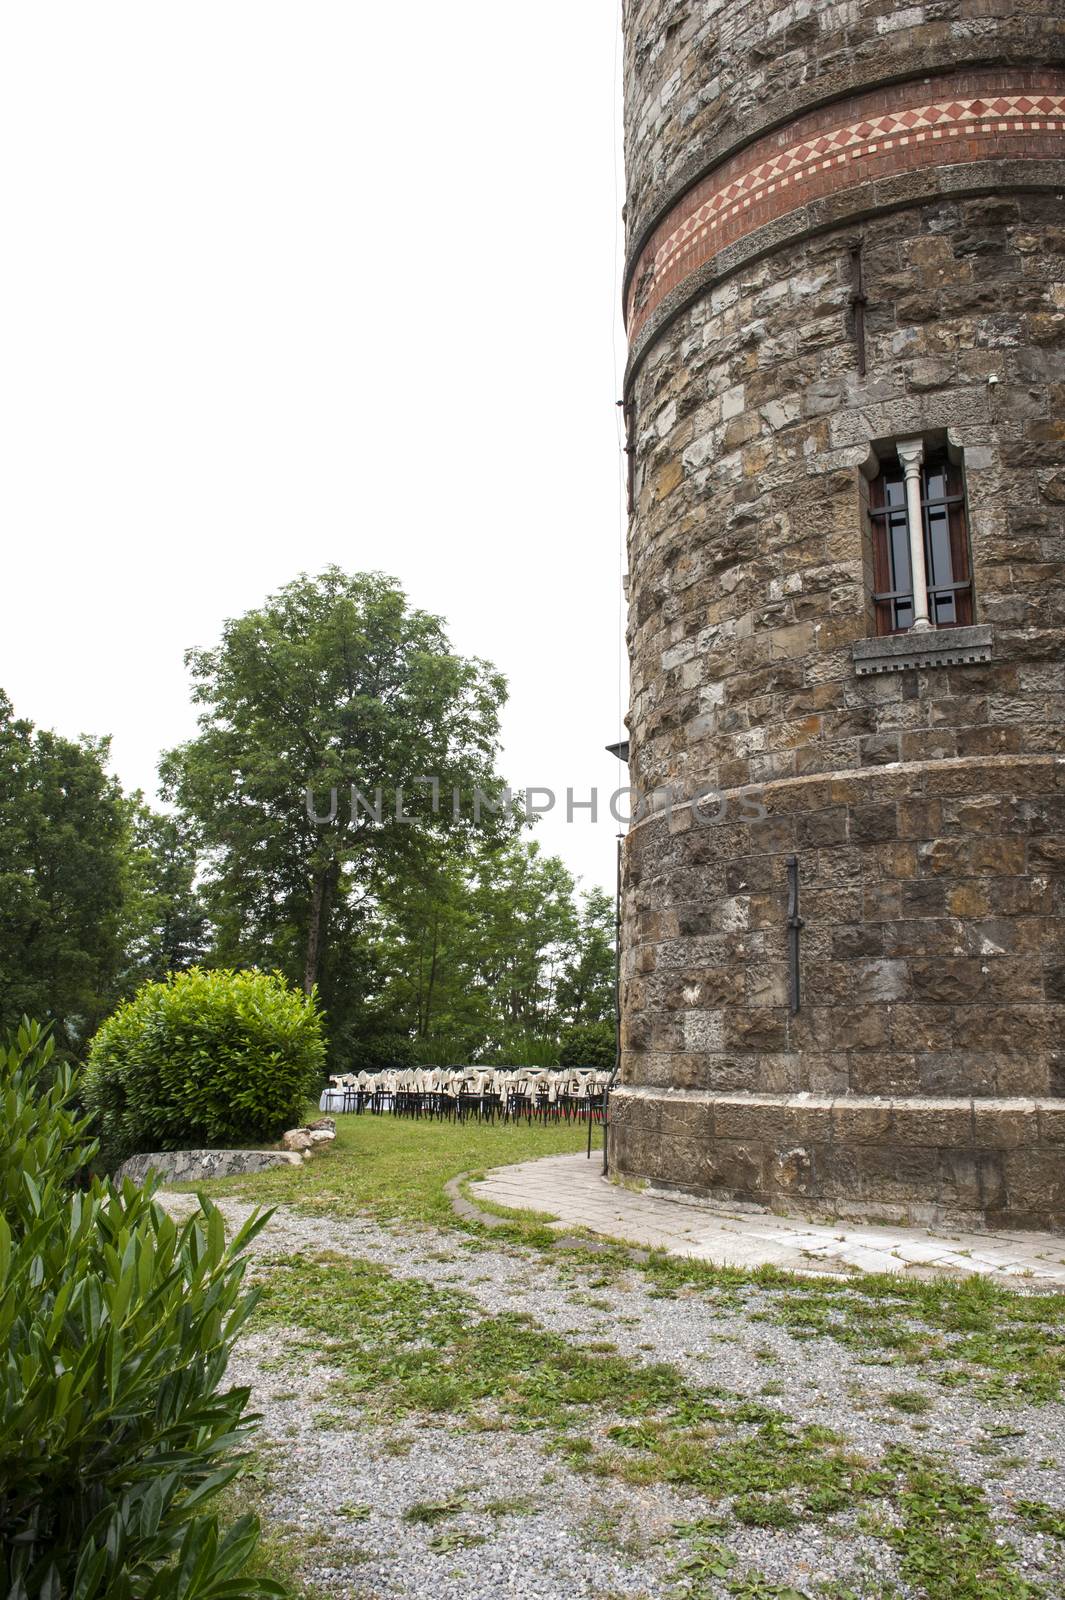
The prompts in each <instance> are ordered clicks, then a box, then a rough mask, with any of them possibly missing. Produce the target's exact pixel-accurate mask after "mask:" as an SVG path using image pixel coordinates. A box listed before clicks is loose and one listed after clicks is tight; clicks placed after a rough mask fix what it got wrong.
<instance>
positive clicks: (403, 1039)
mask: <svg viewBox="0 0 1065 1600" xmlns="http://www.w3.org/2000/svg"><path fill="white" fill-rule="evenodd" d="M416 1064H417V1061H416V1057H415V1053H414V1044H413V1042H412V1040H411V1038H410V1036H409V1035H408V1034H405V1033H371V1034H367V1036H366V1037H365V1038H363V1039H355V1040H353V1041H352V1045H351V1059H350V1062H349V1065H348V1067H347V1071H349V1072H387V1071H388V1070H389V1068H390V1067H394V1068H396V1069H397V1070H399V1071H406V1070H407V1069H408V1068H410V1067H413V1066H415V1065H416Z"/></svg>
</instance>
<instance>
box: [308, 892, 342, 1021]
mask: <svg viewBox="0 0 1065 1600" xmlns="http://www.w3.org/2000/svg"><path fill="white" fill-rule="evenodd" d="M336 881H337V867H336V863H335V862H332V863H330V865H329V866H328V867H320V868H319V870H318V871H317V872H316V873H315V875H314V881H313V883H312V884H311V910H310V920H309V923H308V927H307V958H306V961H305V962H304V966H303V992H304V994H310V992H311V990H312V989H313V988H314V986H315V984H316V983H317V982H318V969H319V967H320V966H321V963H322V952H323V951H324V949H325V942H326V934H327V932H328V928H329V902H330V900H331V898H332V892H333V889H334V888H335V886H336Z"/></svg>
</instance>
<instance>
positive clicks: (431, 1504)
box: [403, 1495, 466, 1523]
mask: <svg viewBox="0 0 1065 1600" xmlns="http://www.w3.org/2000/svg"><path fill="white" fill-rule="evenodd" d="M465 1509H466V1502H465V1500H464V1499H462V1498H461V1497H459V1496H457V1495H456V1496H453V1497H452V1498H451V1499H450V1500H416V1501H415V1502H414V1504H413V1505H412V1506H408V1507H407V1509H406V1511H404V1513H403V1520H404V1522H429V1523H433V1522H443V1520H444V1518H445V1517H457V1516H458V1514H459V1512H460V1511H465Z"/></svg>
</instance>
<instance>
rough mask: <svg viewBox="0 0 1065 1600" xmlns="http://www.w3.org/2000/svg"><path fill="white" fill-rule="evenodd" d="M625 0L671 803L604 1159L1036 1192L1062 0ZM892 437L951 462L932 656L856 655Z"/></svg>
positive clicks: (1057, 1008)
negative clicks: (791, 931) (951, 548)
mask: <svg viewBox="0 0 1065 1600" xmlns="http://www.w3.org/2000/svg"><path fill="white" fill-rule="evenodd" d="M626 19H627V74H628V77H627V138H628V157H629V178H630V182H629V211H628V217H629V227H630V256H629V268H628V275H627V284H626V310H627V316H628V323H629V330H630V338H631V358H630V366H629V372H628V375H627V386H626V399H627V401H628V405H629V411H628V415H629V419H630V430H631V432H630V438H631V443H632V446H633V450H634V470H633V491H634V512H633V516H632V519H631V524H630V538H629V555H630V584H629V595H630V617H629V646H630V656H631V663H632V696H631V711H630V718H629V722H630V743H631V760H632V769H633V782H634V784H635V785H636V786H637V787H638V788H639V789H640V791H641V792H642V793H645V794H647V793H650V792H652V791H658V797H657V800H658V803H657V805H656V808H655V809H654V810H653V811H652V813H651V814H650V815H648V816H646V817H645V818H644V819H643V820H642V821H640V822H639V823H638V824H637V825H636V826H635V827H634V828H633V829H632V831H631V833H630V836H629V840H628V843H627V846H626V860H625V872H624V913H623V924H624V927H623V1085H622V1088H621V1089H620V1091H619V1092H618V1093H617V1095H616V1096H615V1100H614V1104H613V1109H612V1118H613V1121H614V1131H613V1144H612V1163H613V1165H614V1167H615V1170H617V1171H618V1172H621V1173H624V1174H626V1175H628V1176H644V1177H648V1178H651V1179H653V1180H654V1181H655V1182H657V1183H662V1184H668V1185H673V1186H675V1187H680V1188H687V1189H693V1190H698V1191H702V1192H708V1193H712V1194H720V1195H722V1196H726V1197H729V1198H734V1199H735V1198H739V1199H746V1200H756V1201H758V1202H759V1203H765V1204H771V1205H779V1206H799V1207H801V1208H810V1207H814V1208H817V1209H820V1210H838V1211H841V1212H855V1211H857V1212H865V1213H873V1212H875V1213H877V1214H888V1213H890V1214H892V1215H896V1216H897V1215H900V1214H903V1213H905V1212H907V1211H909V1212H910V1214H915V1215H921V1216H924V1217H932V1216H944V1215H956V1216H962V1215H964V1216H965V1217H966V1218H967V1219H968V1220H970V1221H971V1220H973V1218H974V1217H982V1218H984V1219H985V1220H988V1221H994V1222H1008V1221H1011V1220H1012V1221H1022V1222H1039V1223H1043V1224H1045V1223H1047V1222H1050V1221H1052V1220H1057V1221H1065V1189H1063V1188H1062V1182H1063V1181H1065V1180H1059V1178H1058V1176H1057V1174H1058V1172H1059V1170H1061V1171H1065V1161H1063V1159H1062V1157H1061V1156H1059V1154H1058V1150H1059V1146H1058V1143H1057V1137H1056V1131H1057V1128H1058V1125H1059V1122H1061V1121H1062V1120H1063V1119H1065V1054H1063V1049H1065V1046H1063V1045H1062V1044H1061V1040H1062V1037H1063V1022H1065V944H1063V939H1062V929H1063V927H1065V922H1063V920H1062V917H1063V913H1065V732H1063V728H1065V716H1063V712H1065V199H1063V196H1065V15H1063V14H1062V12H1061V8H1060V7H1059V6H1058V5H1057V4H1056V3H1047V4H1042V3H1038V0H1033V3H1031V4H1028V5H1022V6H1020V7H1018V6H1015V5H1010V6H1005V5H999V4H998V0H986V3H985V0H968V3H966V0H951V3H948V0H940V3H936V4H926V5H914V6H908V7H905V8H899V7H895V6H889V5H887V4H881V3H875V4H874V3H866V0H848V3H846V4H838V5H835V4H833V5H829V4H822V5H811V4H804V3H803V0H799V3H797V4H796V3H794V0H793V3H792V4H789V5H787V6H783V5H778V4H775V3H774V0H763V3H758V4H756V3H753V0H752V3H747V0H735V3H732V0H730V3H729V4H728V5H719V4H716V3H714V0H703V3H695V0H691V3H687V4H681V3H672V0H645V3H643V4H632V3H630V5H629V6H628V7H627V13H626ZM859 245H860V254H861V270H862V289H863V291H864V302H863V304H862V307H861V310H862V313H863V315H864V340H863V348H864V356H865V363H864V365H865V370H864V372H863V371H861V370H860V368H861V361H860V354H859V341H860V334H861V330H860V325H859V324H860V318H859V316H858V314H857V312H856V304H855V298H854V297H855V290H856V277H855V270H856V269H855V255H854V252H855V249H856V247H857V246H859ZM914 436H917V437H923V438H924V439H925V440H926V442H927V443H928V444H929V445H930V446H937V445H941V446H943V447H948V448H949V449H950V450H951V452H952V454H953V455H954V457H955V458H956V459H957V460H959V461H961V462H962V463H963V466H964V476H965V486H966V497H967V512H968V523H969V532H970V544H971V557H972V575H973V584H974V619H973V620H974V623H975V624H976V625H977V627H976V629H975V630H974V637H975V635H976V634H978V635H979V645H980V648H979V649H972V650H969V651H968V652H966V651H963V650H960V649H959V651H958V652H957V655H958V659H957V660H952V659H951V656H950V647H949V630H945V629H943V630H940V631H939V632H937V634H936V645H937V648H939V649H940V655H939V657H938V659H939V660H943V659H946V660H947V662H948V664H947V665H936V666H934V667H933V666H919V667H909V668H904V669H903V670H897V671H879V670H871V669H869V668H868V648H869V647H868V646H867V644H866V643H865V641H868V640H869V638H870V636H871V635H875V632H876V624H875V617H874V612H873V606H872V603H871V598H870V596H871V593H872V590H873V587H874V583H873V574H872V553H871V540H870V532H869V519H868V516H867V502H866V492H867V490H866V482H867V480H866V477H865V475H864V472H863V469H865V470H867V471H868V470H873V469H871V468H870V462H871V461H875V453H876V452H877V451H878V450H879V451H880V452H881V453H883V452H885V451H887V452H890V450H891V449H892V441H895V440H898V439H900V438H907V437H914ZM957 637H958V638H959V639H960V638H961V635H958V636H957ZM863 651H865V652H866V654H865V655H863ZM900 659H901V657H900ZM706 791H714V792H715V795H716V796H717V797H718V798H715V799H713V800H711V801H709V802H705V803H704V804H703V805H701V806H696V807H695V808H693V807H691V806H690V805H688V804H687V803H686V797H689V796H691V795H693V794H699V793H703V792H706ZM789 858H794V859H795V860H796V862H797V872H798V881H799V893H800V907H801V917H802V919H803V927H802V930H801V933H800V940H799V947H800V992H801V1004H800V1005H799V1007H798V1009H797V1010H796V1009H795V1008H794V995H793V992H792V985H791V981H790V976H789V966H788V928H787V913H788V894H787V864H788V861H789ZM1063 1154H1065V1152H1063Z"/></svg>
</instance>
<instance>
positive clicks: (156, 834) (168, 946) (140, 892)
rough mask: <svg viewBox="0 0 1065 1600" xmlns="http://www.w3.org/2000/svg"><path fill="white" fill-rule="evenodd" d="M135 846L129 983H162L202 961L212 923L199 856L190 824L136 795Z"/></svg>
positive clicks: (129, 907) (129, 912)
mask: <svg viewBox="0 0 1065 1600" xmlns="http://www.w3.org/2000/svg"><path fill="white" fill-rule="evenodd" d="M132 814H133V848H132V852H131V872H130V893H129V899H128V903H127V907H126V918H125V921H126V929H125V944H126V963H127V976H128V980H129V983H130V984H133V983H140V982H144V981H146V980H152V981H155V982H157V981H158V980H159V979H161V978H165V977H166V975H167V974H168V973H170V972H183V971H185V970H186V968H188V967H191V966H194V965H196V964H197V963H199V962H202V961H203V960H204V959H205V957H206V955H207V952H208V949H209V944H210V939H209V921H208V917H207V908H206V906H205V904H204V900H203V896H202V894H201V893H200V890H199V888H198V887H197V875H198V870H199V856H198V852H197V849H196V845H195V843H194V841H193V839H192V838H191V837H190V832H189V828H188V824H187V823H186V822H185V821H184V819H183V818H181V817H178V816H169V815H165V814H164V813H162V812H158V811H153V810H152V809H151V807H150V806H147V805H145V804H144V803H143V801H142V800H141V798H140V796H139V795H136V796H134V797H133V803H132Z"/></svg>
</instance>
